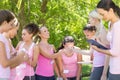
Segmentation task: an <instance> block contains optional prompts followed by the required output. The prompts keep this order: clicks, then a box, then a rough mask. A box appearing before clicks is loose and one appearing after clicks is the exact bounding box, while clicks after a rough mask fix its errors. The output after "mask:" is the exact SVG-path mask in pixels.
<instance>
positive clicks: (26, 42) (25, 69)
mask: <svg viewBox="0 0 120 80" xmlns="http://www.w3.org/2000/svg"><path fill="white" fill-rule="evenodd" d="M38 31H39V28H38V26H37V25H36V24H34V23H30V24H28V25H26V26H25V27H24V29H23V30H22V40H23V41H21V42H19V44H18V45H17V47H16V50H17V51H24V52H25V53H26V54H27V55H28V56H29V60H28V61H27V62H23V63H22V64H20V65H19V66H17V67H16V68H15V71H16V75H15V77H14V79H12V80H35V77H34V67H35V66H36V63H37V60H38V54H39V49H38V46H37V45H36V44H35V43H34V42H33V37H34V36H35V35H36V34H37V33H38Z"/></svg>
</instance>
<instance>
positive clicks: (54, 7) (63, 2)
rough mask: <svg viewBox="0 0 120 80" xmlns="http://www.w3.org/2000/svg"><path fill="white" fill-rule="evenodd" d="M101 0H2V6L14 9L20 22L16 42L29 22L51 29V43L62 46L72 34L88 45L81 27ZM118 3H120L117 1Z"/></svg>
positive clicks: (0, 1)
mask: <svg viewBox="0 0 120 80" xmlns="http://www.w3.org/2000/svg"><path fill="white" fill-rule="evenodd" d="M98 1H99V0H0V9H8V10H11V11H13V12H14V13H15V14H16V16H17V18H18V20H19V22H20V24H21V25H20V29H19V32H18V36H17V38H16V39H14V40H13V43H14V45H16V44H17V42H18V41H19V40H20V36H21V31H22V29H23V27H24V25H26V24H27V23H30V22H34V23H36V24H39V25H40V26H42V25H46V26H47V27H48V29H49V31H50V35H51V38H50V40H49V41H50V43H51V44H54V45H55V47H56V48H58V47H59V45H60V43H61V41H62V40H63V37H64V36H66V35H72V36H73V37H74V38H75V40H76V46H79V47H80V48H85V49H86V48H89V46H88V43H87V42H86V40H85V37H84V34H83V31H82V28H83V26H84V25H86V24H87V21H88V14H89V12H90V11H91V10H93V9H95V6H96V4H97V3H98ZM114 1H115V3H117V4H118V5H120V2H119V1H118V0H114Z"/></svg>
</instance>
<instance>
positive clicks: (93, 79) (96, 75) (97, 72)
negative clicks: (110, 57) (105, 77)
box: [90, 66, 104, 80]
mask: <svg viewBox="0 0 120 80" xmlns="http://www.w3.org/2000/svg"><path fill="white" fill-rule="evenodd" d="M103 68H104V66H101V67H94V69H93V72H92V73H91V75H90V80H100V79H101V76H102V72H103Z"/></svg>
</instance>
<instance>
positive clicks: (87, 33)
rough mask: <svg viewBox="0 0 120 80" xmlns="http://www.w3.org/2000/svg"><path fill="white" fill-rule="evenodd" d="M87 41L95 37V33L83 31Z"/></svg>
mask: <svg viewBox="0 0 120 80" xmlns="http://www.w3.org/2000/svg"><path fill="white" fill-rule="evenodd" d="M83 32H84V34H85V36H86V38H87V39H91V38H92V37H93V36H94V35H95V31H89V30H85V31H83Z"/></svg>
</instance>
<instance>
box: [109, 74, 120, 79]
mask: <svg viewBox="0 0 120 80" xmlns="http://www.w3.org/2000/svg"><path fill="white" fill-rule="evenodd" d="M109 80H120V74H112V73H109Z"/></svg>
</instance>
